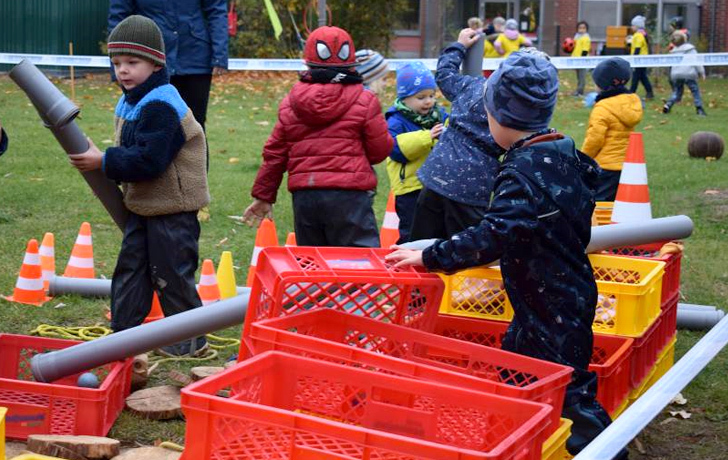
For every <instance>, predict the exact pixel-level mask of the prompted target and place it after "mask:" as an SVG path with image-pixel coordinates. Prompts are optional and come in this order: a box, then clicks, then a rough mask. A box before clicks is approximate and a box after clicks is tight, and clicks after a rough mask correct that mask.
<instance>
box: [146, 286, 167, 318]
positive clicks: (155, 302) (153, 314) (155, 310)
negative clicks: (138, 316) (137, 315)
mask: <svg viewBox="0 0 728 460" xmlns="http://www.w3.org/2000/svg"><path fill="white" fill-rule="evenodd" d="M162 318H164V313H162V305H161V304H160V303H159V297H157V293H156V292H155V293H154V295H153V296H152V309H151V310H149V314H148V315H147V317H146V318H144V324H147V323H151V322H152V321H156V320H158V319H162Z"/></svg>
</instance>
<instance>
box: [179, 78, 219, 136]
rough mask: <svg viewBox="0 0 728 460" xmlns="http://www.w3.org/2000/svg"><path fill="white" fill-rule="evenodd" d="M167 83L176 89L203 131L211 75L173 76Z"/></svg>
mask: <svg viewBox="0 0 728 460" xmlns="http://www.w3.org/2000/svg"><path fill="white" fill-rule="evenodd" d="M169 82H170V83H172V85H173V86H174V87H175V88H177V91H179V95H180V96H182V99H183V100H184V101H185V103H186V104H187V106H188V107H189V108H190V110H192V114H193V115H194V116H195V120H197V122H198V123H199V124H200V125H202V129H205V120H207V101H208V100H209V99H210V85H211V83H212V74H201V75H173V76H172V77H171V78H170V79H169Z"/></svg>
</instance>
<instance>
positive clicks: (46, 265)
mask: <svg viewBox="0 0 728 460" xmlns="http://www.w3.org/2000/svg"><path fill="white" fill-rule="evenodd" d="M54 243H55V238H54V237H53V233H50V232H48V233H46V234H45V235H43V242H42V243H41V244H40V266H41V269H42V271H43V289H45V291H46V292H48V286H49V285H50V284H51V279H52V278H53V277H54V276H56V253H55V249H54V246H55V244H54Z"/></svg>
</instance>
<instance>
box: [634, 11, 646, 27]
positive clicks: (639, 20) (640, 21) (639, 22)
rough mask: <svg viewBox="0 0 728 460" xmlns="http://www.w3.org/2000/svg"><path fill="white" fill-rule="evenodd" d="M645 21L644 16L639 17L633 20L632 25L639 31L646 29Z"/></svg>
mask: <svg viewBox="0 0 728 460" xmlns="http://www.w3.org/2000/svg"><path fill="white" fill-rule="evenodd" d="M645 20H646V18H645V17H644V16H642V15H639V14H638V15H637V16H635V17H633V18H632V25H633V26H634V27H637V28H638V29H644V28H645Z"/></svg>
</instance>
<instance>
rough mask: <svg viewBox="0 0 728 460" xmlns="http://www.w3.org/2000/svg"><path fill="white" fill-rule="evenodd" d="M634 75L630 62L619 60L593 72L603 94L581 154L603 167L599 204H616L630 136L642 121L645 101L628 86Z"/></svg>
mask: <svg viewBox="0 0 728 460" xmlns="http://www.w3.org/2000/svg"><path fill="white" fill-rule="evenodd" d="M631 74H632V70H631V69H630V66H629V62H627V61H626V60H624V59H622V58H618V57H612V58H609V59H607V60H604V61H602V62H600V63H599V64H598V65H597V66H596V68H595V69H594V72H593V73H592V78H593V79H594V83H596V85H597V86H598V87H599V90H600V91H599V94H598V95H597V99H596V103H595V104H594V108H593V109H592V112H591V114H590V115H589V126H588V127H587V129H586V138H585V139H584V143H583V144H582V145H581V151H582V152H584V153H585V154H587V155H589V156H590V157H592V158H594V160H596V162H597V163H599V166H600V167H601V171H600V172H599V182H598V185H597V193H596V196H595V199H596V200H597V201H614V198H615V197H616V196H617V187H618V186H619V176H620V175H621V174H622V164H623V163H624V157H625V155H626V154H627V146H628V145H629V135H630V134H631V133H632V131H634V128H635V126H637V125H638V124H639V122H640V121H642V114H643V112H642V101H640V98H639V96H637V95H636V94H634V93H631V92H630V91H629V90H628V89H627V88H626V87H625V85H626V84H627V82H628V81H629V78H630V75H631Z"/></svg>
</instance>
